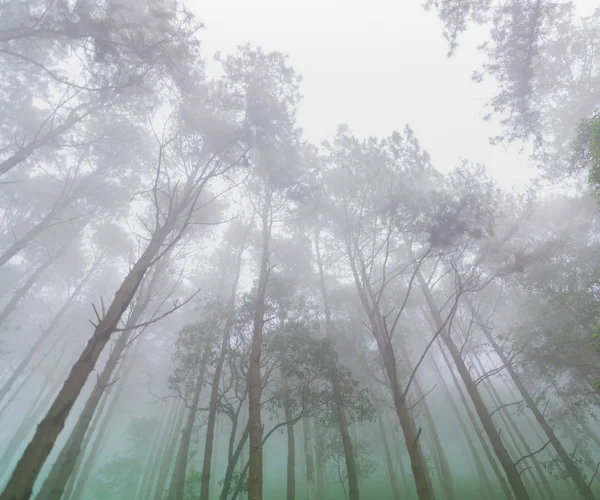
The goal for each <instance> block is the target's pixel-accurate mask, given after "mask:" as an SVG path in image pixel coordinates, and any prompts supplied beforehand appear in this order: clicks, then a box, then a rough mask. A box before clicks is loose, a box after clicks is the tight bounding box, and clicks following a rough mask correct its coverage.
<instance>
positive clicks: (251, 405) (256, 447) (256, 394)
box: [248, 187, 272, 500]
mask: <svg viewBox="0 0 600 500" xmlns="http://www.w3.org/2000/svg"><path fill="white" fill-rule="evenodd" d="M265 191H266V192H265V200H264V205H263V208H262V254H261V259H260V275H259V281H258V289H257V291H256V303H255V310H254V326H253V328H252V347H251V350H250V364H249V366H248V426H249V431H250V449H249V458H248V460H249V474H248V500H262V485H263V477H262V424H261V418H260V393H261V379H260V354H261V350H262V330H263V325H264V322H265V318H264V316H265V294H266V291H267V282H268V279H269V271H270V268H269V243H270V239H271V226H272V220H271V219H272V214H271V191H270V188H269V187H266V189H265Z"/></svg>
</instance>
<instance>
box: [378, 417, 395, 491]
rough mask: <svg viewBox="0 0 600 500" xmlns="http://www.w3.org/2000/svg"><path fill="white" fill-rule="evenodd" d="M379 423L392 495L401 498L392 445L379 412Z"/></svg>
mask: <svg viewBox="0 0 600 500" xmlns="http://www.w3.org/2000/svg"><path fill="white" fill-rule="evenodd" d="M377 423H378V424H379V432H380V433H381V442H382V443H383V451H384V452H385V461H386V464H387V470H388V475H389V477H390V484H391V486H392V496H393V498H394V500H400V490H398V483H397V482H396V475H395V474H394V465H393V464H392V454H391V453H390V446H389V444H388V439H387V436H386V435H385V429H384V427H383V421H382V420H381V414H380V412H379V411H378V412H377Z"/></svg>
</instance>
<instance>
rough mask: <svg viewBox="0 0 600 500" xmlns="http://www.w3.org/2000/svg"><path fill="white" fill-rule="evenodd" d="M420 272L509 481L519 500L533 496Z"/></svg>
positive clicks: (440, 327) (434, 313)
mask: <svg viewBox="0 0 600 500" xmlns="http://www.w3.org/2000/svg"><path fill="white" fill-rule="evenodd" d="M416 274H417V278H418V280H419V283H420V285H421V290H422V291H423V294H424V295H425V301H426V302H427V305H428V306H429V309H430V311H431V315H432V316H433V319H434V322H435V324H436V327H437V328H438V330H440V331H441V333H440V336H441V337H442V340H443V341H444V343H445V344H446V347H447V348H448V351H449V352H450V356H451V357H452V360H453V361H454V364H455V366H456V369H457V370H458V373H459V375H460V377H461V379H462V381H463V384H464V385H465V387H466V389H467V393H468V394H469V397H470V398H471V401H472V402H473V406H474V407H475V411H476V412H477V416H478V417H479V420H480V421H481V424H482V425H483V428H484V430H485V433H486V435H487V437H488V439H489V440H490V444H491V445H492V448H493V450H494V452H495V454H496V456H497V457H498V461H499V462H500V465H501V466H502V468H503V469H504V473H505V474H506V478H507V479H508V482H509V483H510V485H511V488H512V490H513V492H514V494H515V497H516V498H517V500H529V499H530V496H529V494H528V493H527V489H526V488H525V484H524V483H523V479H522V478H521V475H520V474H519V471H518V469H517V467H516V465H515V463H514V462H513V460H512V458H511V457H510V455H509V453H508V450H507V449H506V446H505V445H504V442H503V441H502V438H501V437H500V433H499V432H498V429H496V427H495V425H494V423H493V421H492V418H491V416H490V414H489V412H488V410H487V408H486V406H485V403H484V402H483V399H482V397H481V394H480V393H479V389H478V388H477V385H476V384H475V381H474V380H473V379H472V378H471V374H470V373H469V369H468V368H467V366H466V364H465V362H464V359H463V357H462V353H461V352H460V351H459V349H458V347H457V346H456V344H455V343H454V341H453V340H452V338H451V337H450V335H449V334H448V332H447V331H446V330H445V325H444V321H443V320H442V316H441V314H440V312H439V310H438V308H437V305H436V303H435V300H434V298H433V296H432V295H431V291H430V290H429V285H428V284H427V282H426V281H425V279H424V278H423V275H422V274H421V272H420V271H419V270H416Z"/></svg>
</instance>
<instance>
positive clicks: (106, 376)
mask: <svg viewBox="0 0 600 500" xmlns="http://www.w3.org/2000/svg"><path fill="white" fill-rule="evenodd" d="M155 279H156V272H155V273H154V275H153V276H152V279H151V280H150V284H149V285H148V287H147V290H146V291H145V294H144V295H145V296H143V297H142V298H141V300H138V301H137V302H136V304H135V305H134V306H133V310H132V311H131V314H130V315H129V318H128V319H127V322H126V323H125V331H123V332H122V333H121V335H120V336H119V339H118V340H117V342H116V343H115V345H114V348H113V350H112V352H111V353H110V356H109V357H108V360H107V362H106V365H105V366H104V368H103V370H102V372H101V373H100V375H99V376H98V379H97V381H96V384H95V385H94V388H93V389H92V392H91V393H90V395H89V397H88V399H87V401H86V403H85V406H84V408H83V410H82V412H81V414H80V415H79V418H78V419H77V423H76V424H75V427H74V428H73V430H72V431H71V435H70V436H69V439H68V440H67V442H66V444H65V445H64V447H63V449H62V450H61V452H60V453H59V455H58V457H57V459H56V461H55V462H54V465H53V466H52V469H51V470H50V473H49V474H48V476H47V477H46V480H45V481H44V483H43V484H42V488H41V490H40V494H39V495H38V499H39V500H60V499H61V498H62V496H63V493H64V491H65V488H66V486H67V483H68V481H69V478H70V477H71V474H72V472H73V470H74V469H75V465H76V463H77V460H78V459H79V455H80V454H81V452H82V450H83V449H84V448H83V443H84V441H85V436H86V434H87V433H88V430H89V428H90V425H91V423H92V419H93V418H94V414H95V412H96V410H97V408H98V405H99V404H100V401H101V400H102V396H103V395H104V393H105V391H106V390H107V388H108V387H109V386H110V385H111V384H112V383H114V381H111V380H112V378H113V374H114V373H115V371H116V370H117V367H118V366H119V361H120V360H121V359H122V357H123V355H124V353H125V350H126V349H127V347H128V346H129V341H130V339H131V336H132V334H133V331H134V329H135V325H136V323H137V322H138V320H139V319H140V317H141V315H142V314H143V312H144V310H145V309H146V307H147V305H148V303H149V301H150V298H151V293H152V288H153V284H154V283H155Z"/></svg>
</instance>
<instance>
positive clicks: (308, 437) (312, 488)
mask: <svg viewBox="0 0 600 500" xmlns="http://www.w3.org/2000/svg"><path fill="white" fill-rule="evenodd" d="M302 438H303V443H304V463H305V467H306V499H307V500H316V498H317V491H316V485H315V463H314V460H313V447H312V433H311V429H310V420H309V417H302Z"/></svg>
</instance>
